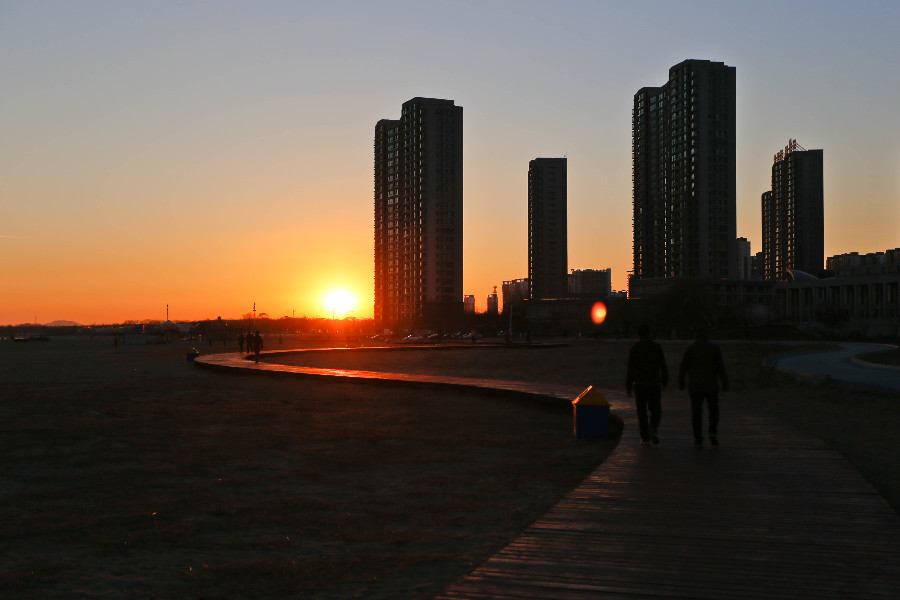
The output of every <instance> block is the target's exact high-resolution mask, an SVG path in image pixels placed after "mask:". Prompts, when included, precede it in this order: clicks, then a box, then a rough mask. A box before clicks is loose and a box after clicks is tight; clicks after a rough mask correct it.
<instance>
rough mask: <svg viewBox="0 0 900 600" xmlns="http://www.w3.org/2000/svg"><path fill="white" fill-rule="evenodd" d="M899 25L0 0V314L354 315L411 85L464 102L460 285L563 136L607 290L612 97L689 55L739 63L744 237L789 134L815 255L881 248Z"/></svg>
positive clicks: (583, 261) (768, 8)
mask: <svg viewBox="0 0 900 600" xmlns="http://www.w3.org/2000/svg"><path fill="white" fill-rule="evenodd" d="M713 8H714V9H715V10H712V9H713ZM775 9H777V10H778V12H779V14H780V15H781V18H780V20H779V21H778V22H773V20H772V18H771V15H772V14H773V10H775ZM811 14H812V15H814V16H815V18H810V15H811ZM898 25H900V3H896V2H871V3H863V4H859V5H857V4H853V5H851V4H850V3H828V2H797V3H789V5H788V6H785V4H784V3H776V2H760V3H752V5H750V4H749V3H748V4H747V5H746V6H745V5H732V4H727V5H724V6H723V5H721V4H720V3H712V2H688V3H685V4H684V5H682V4H677V5H676V4H674V3H668V2H635V3H627V4H626V3H615V4H614V3H605V2H587V1H584V2H579V1H573V2H568V3H563V4H559V5H557V4H551V3H541V2H504V1H498V2H491V3H486V4H485V3H482V2H465V1H464V2H459V3H452V6H450V5H449V4H446V3H444V4H441V3H428V2H425V3H422V2H400V1H398V2H385V3H364V2H346V3H337V4H334V5H332V4H330V3H305V2H299V3H283V2H274V1H263V2H260V3H238V2H220V3H219V2H217V3H190V2H189V3H170V2H160V3H144V4H140V3H109V2H96V1H85V2H78V3H68V2H40V3H32V2H4V3H0V85H2V88H3V90H4V93H3V94H0V324H16V323H23V322H32V321H35V320H36V321H37V322H40V323H47V322H50V321H54V320H57V319H65V320H72V321H77V322H80V323H84V324H91V323H111V322H121V321H124V320H129V319H135V320H143V319H164V318H165V316H166V305H167V304H168V305H169V316H170V318H172V319H173V320H197V319H206V318H216V317H217V316H222V317H223V318H238V317H240V316H241V315H242V314H243V313H246V312H249V311H250V310H251V309H252V307H253V303H254V302H256V306H257V311H258V312H266V313H268V314H269V315H270V316H271V317H273V318H278V317H281V316H285V315H291V314H292V311H293V312H295V314H296V315H297V316H303V315H307V316H329V317H330V316H331V307H330V306H326V302H325V300H324V298H325V296H326V294H327V293H328V292H330V291H331V290H334V289H339V288H340V289H346V290H348V291H350V292H352V293H353V294H354V295H355V296H357V298H358V300H359V303H358V305H357V307H356V308H355V309H354V310H353V311H352V313H350V314H351V315H352V316H356V317H371V316H372V295H373V264H372V246H373V241H372V239H373V227H372V219H373V208H372V202H373V201H372V197H373V145H372V144H373V136H374V128H375V123H376V122H377V121H378V120H379V119H382V118H392V119H395V118H398V117H399V115H400V106H401V104H402V103H403V102H404V101H406V100H408V99H410V98H412V97H415V96H426V97H438V98H449V99H453V100H454V101H455V102H456V104H457V105H460V106H462V107H463V109H464V115H463V121H464V149H463V152H464V292H465V293H466V294H475V296H476V302H477V306H478V308H479V310H483V309H484V307H485V298H486V296H487V294H488V293H490V291H491V290H492V288H493V286H498V288H499V286H500V285H501V283H502V281H503V280H505V279H514V278H520V277H526V276H527V246H526V238H527V172H528V161H529V160H531V159H533V158H536V157H539V156H563V155H566V156H567V157H568V185H569V188H568V213H569V268H570V269H571V268H596V269H601V268H607V267H609V268H612V271H613V288H614V289H623V288H624V287H625V285H626V283H625V282H626V273H627V271H628V270H629V269H631V243H632V230H631V209H632V207H631V108H632V98H633V95H634V93H635V92H636V91H637V90H638V89H639V88H641V87H644V86H658V85H662V84H663V83H664V82H665V80H666V77H667V73H668V69H669V67H670V66H672V65H674V64H676V63H678V62H681V61H682V60H685V59H687V58H697V59H710V60H716V61H723V62H725V63H726V64H728V65H731V66H734V67H735V68H736V73H737V93H738V102H737V126H738V131H737V145H738V148H737V158H738V165H737V186H738V189H737V204H738V206H737V233H738V235H739V236H744V237H747V238H748V239H750V241H751V243H752V251H753V252H757V251H759V250H761V246H760V244H761V232H760V194H761V193H762V192H764V191H766V190H767V189H769V185H770V182H769V177H770V168H771V161H772V155H773V154H774V153H775V152H777V151H778V150H779V149H780V148H782V147H783V146H784V145H785V144H786V143H787V141H788V139H790V138H795V139H797V140H798V142H799V143H800V144H801V145H802V146H805V147H806V148H809V149H814V148H822V149H823V150H824V161H825V224H826V232H825V253H826V256H827V255H832V254H837V253H842V252H851V251H858V252H874V251H883V250H885V249H887V248H894V247H898V246H900V168H898V167H900V136H898V135H897V134H898V131H900V114H898V113H897V111H896V109H895V107H894V104H895V100H896V98H897V97H900V80H898V78H897V77H896V76H894V74H893V73H892V72H888V70H889V69H890V68H891V67H889V66H888V65H887V64H886V63H885V61H884V58H885V57H895V56H900V42H898V39H897V36H896V31H897V28H898ZM386 28H397V29H398V30H402V31H404V32H405V33H404V36H395V37H391V36H385V35H384V31H386ZM685 31H694V32H696V34H692V35H684V33H683V32H685ZM637 37H639V38H640V39H641V40H642V42H641V44H640V45H639V47H635V44H634V39H635V38H637ZM785 56H790V60H785Z"/></svg>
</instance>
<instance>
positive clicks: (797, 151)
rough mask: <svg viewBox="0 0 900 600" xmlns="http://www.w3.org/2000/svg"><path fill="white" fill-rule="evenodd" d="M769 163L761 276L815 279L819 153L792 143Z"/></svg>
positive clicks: (821, 249) (821, 237)
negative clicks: (798, 274)
mask: <svg viewBox="0 0 900 600" xmlns="http://www.w3.org/2000/svg"><path fill="white" fill-rule="evenodd" d="M772 162H773V164H772V189H771V190H770V191H768V192H764V193H763V195H762V230H763V231H762V234H763V235H762V246H763V247H762V252H763V274H764V276H765V278H766V279H770V280H784V279H786V277H787V270H788V269H796V270H799V271H806V272H808V273H816V272H817V271H820V270H821V269H822V261H823V259H824V256H825V221H824V213H823V208H822V206H823V186H822V177H823V174H822V151H821V150H806V149H804V148H803V147H802V146H800V145H798V144H797V140H790V141H789V142H788V145H787V146H785V147H784V149H783V150H779V151H778V153H777V154H775V156H774V158H773V161H772Z"/></svg>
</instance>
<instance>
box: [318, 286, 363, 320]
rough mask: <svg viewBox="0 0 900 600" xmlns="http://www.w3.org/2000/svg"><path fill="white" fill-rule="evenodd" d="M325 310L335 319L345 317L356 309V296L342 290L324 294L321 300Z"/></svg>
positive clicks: (338, 289) (337, 289)
mask: <svg viewBox="0 0 900 600" xmlns="http://www.w3.org/2000/svg"><path fill="white" fill-rule="evenodd" d="M322 302H323V304H324V306H325V309H326V310H327V311H328V312H330V313H331V316H333V317H335V318H341V317H346V316H348V315H349V313H351V312H353V310H355V309H356V305H357V304H358V300H357V298H356V294H354V293H353V292H351V291H349V290H347V289H344V288H336V289H333V290H331V291H329V292H328V293H326V294H325V296H324V298H322Z"/></svg>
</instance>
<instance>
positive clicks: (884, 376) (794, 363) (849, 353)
mask: <svg viewBox="0 0 900 600" xmlns="http://www.w3.org/2000/svg"><path fill="white" fill-rule="evenodd" d="M893 348H896V346H891V345H889V344H865V343H844V344H840V348H839V349H837V350H831V351H828V352H812V353H808V354H788V355H783V356H779V357H778V359H777V362H776V363H775V368H777V369H778V370H780V371H785V372H788V373H791V374H793V375H795V376H797V377H799V378H801V379H811V380H816V381H829V380H831V381H837V382H839V383H844V384H848V385H853V386H856V387H864V388H870V389H874V390H882V391H883V390H888V391H894V392H900V367H892V366H889V365H878V364H875V363H870V362H865V361H861V360H859V359H858V358H857V357H858V356H860V355H863V354H868V353H871V352H878V351H880V350H891V349H893Z"/></svg>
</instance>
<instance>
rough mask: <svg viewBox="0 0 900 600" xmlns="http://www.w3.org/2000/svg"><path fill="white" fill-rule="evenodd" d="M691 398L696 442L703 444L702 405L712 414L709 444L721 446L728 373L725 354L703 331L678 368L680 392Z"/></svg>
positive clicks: (699, 331)
mask: <svg viewBox="0 0 900 600" xmlns="http://www.w3.org/2000/svg"><path fill="white" fill-rule="evenodd" d="M685 381H687V389H688V393H689V394H690V396H691V425H692V426H693V429H694V443H695V444H696V445H698V446H702V445H703V402H704V401H706V406H707V409H708V411H709V443H711V444H712V445H713V446H718V445H719V434H718V431H719V382H720V381H721V382H722V391H726V392H727V391H728V374H727V373H726V372H725V363H724V361H723V360H722V351H721V350H719V347H718V346H717V345H716V344H714V343H712V342H710V341H709V331H708V330H707V329H706V328H700V329H698V330H697V333H696V335H695V341H694V343H692V344H691V345H690V346H688V347H687V348H686V349H685V351H684V356H683V357H682V358H681V365H680V366H679V367H678V389H680V390H683V389H684V388H685Z"/></svg>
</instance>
